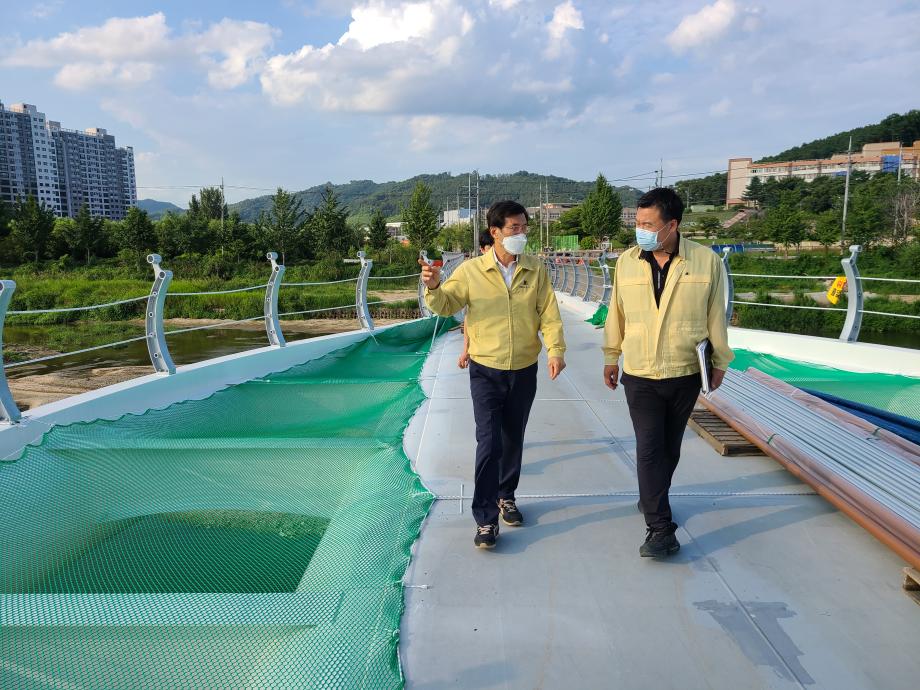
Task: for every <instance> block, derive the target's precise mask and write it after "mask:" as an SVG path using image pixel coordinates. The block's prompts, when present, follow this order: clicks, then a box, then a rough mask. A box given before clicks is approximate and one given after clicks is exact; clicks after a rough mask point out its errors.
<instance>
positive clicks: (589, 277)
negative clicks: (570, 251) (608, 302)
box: [581, 254, 593, 302]
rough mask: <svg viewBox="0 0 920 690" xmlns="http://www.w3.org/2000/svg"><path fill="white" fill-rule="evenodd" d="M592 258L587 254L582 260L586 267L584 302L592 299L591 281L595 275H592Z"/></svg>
mask: <svg viewBox="0 0 920 690" xmlns="http://www.w3.org/2000/svg"><path fill="white" fill-rule="evenodd" d="M590 264H591V259H590V258H589V257H588V255H587V254H585V256H584V258H583V259H582V260H581V265H582V266H584V268H585V296H584V297H582V301H583V302H587V301H588V300H589V299H591V282H592V278H593V276H592V275H591V266H590Z"/></svg>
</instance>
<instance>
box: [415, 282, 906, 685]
mask: <svg viewBox="0 0 920 690" xmlns="http://www.w3.org/2000/svg"><path fill="white" fill-rule="evenodd" d="M562 301H563V316H564V318H565V323H566V339H567V341H568V344H569V351H568V356H567V361H568V365H569V366H568V369H567V370H566V371H565V372H564V374H563V375H562V376H561V377H560V379H559V380H557V381H556V382H550V381H549V380H548V378H547V377H546V374H545V366H543V367H541V372H540V385H539V390H538V393H537V400H536V402H535V404H534V408H533V413H532V415H531V420H530V425H529V428H528V434H527V443H526V449H525V458H524V463H525V464H524V469H523V474H522V478H521V485H520V489H519V505H520V507H521V509H522V511H523V512H524V515H525V519H526V526H524V527H521V528H517V529H514V528H508V527H506V528H504V529H502V531H501V535H500V537H499V545H498V547H497V548H496V550H495V551H492V552H484V551H479V550H476V549H474V548H473V545H472V538H473V533H474V523H473V520H472V517H471V516H470V512H469V508H470V503H469V496H470V495H471V493H472V476H473V449H474V437H473V419H472V406H471V403H470V400H469V383H468V380H467V379H468V375H467V373H466V372H465V371H461V370H460V369H458V368H457V366H456V359H457V355H458V354H459V351H460V347H461V340H460V335H459V334H458V333H453V334H450V335H449V336H447V337H445V338H442V339H441V340H440V342H439V343H438V345H437V346H436V349H435V351H434V352H433V353H432V354H431V355H430V357H429V360H428V363H427V365H426V369H425V371H424V372H423V377H425V381H424V383H425V385H426V388H427V391H428V393H429V396H430V399H429V401H427V402H426V403H425V405H423V406H422V408H421V409H420V410H419V413H418V414H417V415H416V417H415V419H414V420H413V422H412V424H411V426H410V427H409V429H408V430H407V432H406V449H407V452H408V454H409V456H410V457H411V458H412V459H413V461H414V463H415V466H416V469H417V471H418V472H419V473H420V474H421V476H422V479H423V480H424V482H425V484H426V485H427V486H428V487H429V488H430V489H431V490H432V491H433V492H434V493H436V494H437V495H439V496H444V497H445V498H444V499H443V500H439V501H437V502H436V503H435V505H434V506H433V508H432V512H431V515H430V516H429V518H428V519H427V521H426V523H425V525H424V528H423V531H422V534H421V538H420V540H419V542H418V544H417V545H416V552H415V557H414V560H413V562H412V564H411V565H410V568H409V571H408V573H407V576H406V581H407V583H408V584H409V585H410V588H409V589H408V590H407V593H406V614H405V616H404V618H403V630H402V648H401V654H402V661H403V667H404V671H405V674H406V678H407V683H408V686H409V687H411V688H446V687H458V688H459V687H462V688H539V687H545V688H555V687H565V688H599V687H624V688H646V687H647V688H661V687H680V688H683V689H687V688H732V689H734V688H741V687H745V688H749V687H765V688H766V687H769V688H786V687H803V686H810V685H814V686H815V687H827V688H881V687H884V688H886V689H894V688H905V689H906V688H914V687H916V679H917V678H918V677H920V656H918V655H917V654H916V653H915V651H916V645H917V641H918V638H920V609H918V608H917V606H916V604H914V603H913V602H912V601H911V600H910V599H909V598H908V597H907V596H906V595H905V594H904V593H903V592H902V591H901V582H900V573H901V566H902V565H903V564H902V563H901V562H900V561H899V560H898V559H897V558H896V557H895V556H894V555H892V554H891V553H890V552H889V551H888V550H887V549H886V548H885V547H883V546H882V545H880V544H879V543H878V542H876V541H875V540H874V539H873V538H872V537H871V536H870V535H868V534H867V533H866V532H864V531H863V530H862V529H860V528H859V527H857V526H856V525H855V524H853V523H852V522H851V521H850V520H849V519H848V518H846V517H845V516H843V515H841V514H840V513H838V512H837V511H836V510H834V509H833V508H832V507H831V506H830V505H828V504H827V503H826V502H825V501H824V500H823V499H822V498H820V497H818V496H815V495H813V494H812V492H811V491H810V489H809V488H808V487H806V486H803V485H801V484H799V483H798V482H797V481H796V480H795V479H794V478H793V477H792V476H791V475H789V474H788V473H787V472H785V471H784V470H783V469H781V468H780V466H779V465H777V464H776V463H775V462H773V461H772V460H770V459H769V458H757V457H737V458H723V457H720V456H719V455H718V454H717V453H716V452H715V451H714V450H713V449H712V448H710V446H708V445H707V444H706V443H705V442H704V441H703V440H702V439H700V438H698V437H697V436H696V435H695V434H694V433H692V432H690V431H688V432H687V434H686V436H685V440H684V451H683V458H682V461H681V464H680V466H679V468H678V470H677V474H676V477H675V484H674V488H673V491H672V495H673V496H674V498H673V499H672V504H673V506H674V510H675V518H676V520H677V521H678V522H679V523H680V525H681V528H680V530H679V531H678V538H679V539H680V541H681V543H682V544H683V548H682V549H681V551H680V553H679V554H678V555H677V556H676V557H674V558H672V559H670V560H667V561H662V562H656V561H651V560H648V559H640V558H639V556H638V546H639V544H640V543H641V541H642V539H643V537H644V523H643V520H642V517H641V516H640V515H639V514H638V513H637V511H636V507H635V503H636V496H637V488H636V479H635V469H634V468H635V459H634V440H633V434H632V427H631V425H630V422H629V415H628V412H627V410H626V405H625V400H624V398H623V394H622V391H621V390H618V391H617V392H616V393H613V392H611V391H609V390H607V389H606V388H605V387H604V386H603V383H602V380H601V376H600V369H601V366H602V360H601V356H600V351H599V348H598V345H599V341H600V331H597V330H595V329H594V327H593V326H590V325H589V324H586V323H584V322H583V321H582V319H583V318H584V314H583V313H582V312H583V310H579V308H578V305H577V304H576V303H575V302H574V301H569V300H567V299H566V298H562ZM461 485H462V486H463V495H464V496H465V497H466V498H465V499H464V500H462V501H461V500H457V499H454V498H450V497H456V496H459V495H460V494H461ZM562 494H595V495H591V496H564V495H562ZM597 494H602V495H597ZM608 494H609V495H608Z"/></svg>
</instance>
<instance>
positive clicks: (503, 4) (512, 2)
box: [489, 0, 521, 10]
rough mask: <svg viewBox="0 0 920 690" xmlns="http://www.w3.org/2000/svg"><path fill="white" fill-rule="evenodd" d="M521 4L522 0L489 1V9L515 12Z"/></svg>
mask: <svg viewBox="0 0 920 690" xmlns="http://www.w3.org/2000/svg"><path fill="white" fill-rule="evenodd" d="M520 2H521V0H489V7H497V8H499V9H501V10H513V9H514V8H515V7H517V6H518V5H519V4H520Z"/></svg>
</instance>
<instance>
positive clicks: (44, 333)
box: [3, 326, 920, 379]
mask: <svg viewBox="0 0 920 690" xmlns="http://www.w3.org/2000/svg"><path fill="white" fill-rule="evenodd" d="M75 327H76V326H75ZM60 328H61V326H7V327H6V328H5V329H4V332H3V341H4V345H30V346H34V347H46V346H47V343H48V342H49V334H50V332H51V331H50V330H49V329H58V330H59V329H60ZM135 335H143V330H142V329H141V328H137V329H136V330H131V331H128V332H125V333H123V334H121V335H116V336H113V337H112V338H107V339H106V340H121V339H126V338H130V337H133V336H135ZM318 335H325V334H324V333H311V334H304V333H289V334H285V337H286V338H287V340H288V342H293V341H295V340H300V339H303V338H312V337H316V336H318ZM809 335H816V336H822V337H826V338H837V337H838V335H839V333H838V332H833V333H831V332H828V333H811V334H809ZM598 338H600V336H598ZM167 342H168V345H169V352H170V354H171V355H172V358H173V361H174V362H175V363H176V364H177V365H182V364H191V363H193V362H200V361H202V360H205V359H211V358H213V357H221V356H223V355H229V354H233V353H235V352H242V351H245V350H251V349H254V348H258V347H264V346H265V345H267V344H268V340H267V338H266V335H265V332H264V331H262V330H241V329H237V328H210V329H207V330H200V331H192V332H190V333H180V334H178V335H174V336H170V337H169V338H168V339H167ZM860 342H866V343H878V344H882V345H893V346H896V347H907V348H914V349H916V348H920V339H918V337H917V336H916V335H914V334H910V333H872V332H865V333H863V334H861V336H860ZM83 346H85V345H83ZM83 346H81V345H79V344H77V345H72V346H68V347H67V349H80V347H83ZM598 346H600V341H598ZM149 365H150V357H149V355H148V354H147V345H146V343H145V342H144V341H142V340H140V341H137V342H133V343H129V344H127V345H121V346H118V347H110V348H105V349H101V350H94V351H92V352H85V353H82V354H78V355H70V356H67V357H61V358H58V359H53V360H50V361H47V362H39V363H36V364H30V365H26V366H17V367H12V368H9V369H7V372H6V373H7V376H8V377H9V378H11V379H15V378H20V377H22V376H28V375H30V374H45V373H51V372H57V371H61V370H64V369H66V370H68V371H80V370H85V371H87V372H89V371H90V370H91V369H95V368H100V367H119V366H149Z"/></svg>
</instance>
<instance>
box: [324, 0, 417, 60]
mask: <svg viewBox="0 0 920 690" xmlns="http://www.w3.org/2000/svg"><path fill="white" fill-rule="evenodd" d="M434 4H435V3H434V2H402V3H399V4H398V5H396V6H395V7H391V6H389V5H388V3H386V2H385V1H384V0H371V1H370V2H369V3H367V4H366V5H359V6H357V7H355V8H353V9H352V11H351V17H352V21H351V24H349V25H348V31H347V32H345V34H344V35H343V36H342V37H341V38H340V39H339V45H343V44H345V43H348V42H349V41H353V42H355V43H356V44H357V45H358V46H359V47H360V48H361V49H362V50H369V49H370V48H375V47H376V46H379V45H383V44H385V43H400V42H403V41H408V40H411V39H413V38H424V37H426V36H429V35H430V34H431V32H432V30H433V29H434V23H435V8H434Z"/></svg>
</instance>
